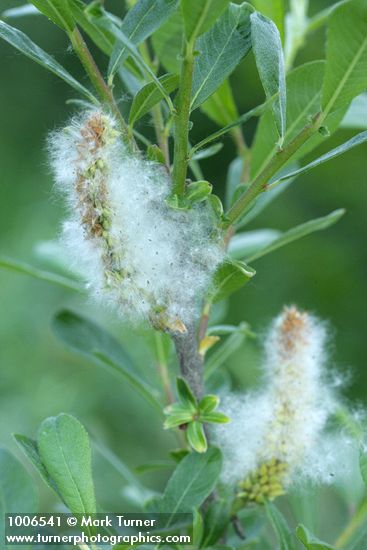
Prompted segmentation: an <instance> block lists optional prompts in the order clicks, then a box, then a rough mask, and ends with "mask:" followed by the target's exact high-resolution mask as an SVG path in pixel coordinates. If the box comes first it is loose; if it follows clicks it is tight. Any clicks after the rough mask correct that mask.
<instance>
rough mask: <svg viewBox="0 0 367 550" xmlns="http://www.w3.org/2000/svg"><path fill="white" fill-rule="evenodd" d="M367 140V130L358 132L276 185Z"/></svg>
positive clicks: (284, 177)
mask: <svg viewBox="0 0 367 550" xmlns="http://www.w3.org/2000/svg"><path fill="white" fill-rule="evenodd" d="M365 141H367V131H365V132H361V133H360V134H357V135H356V136H354V137H352V138H351V139H349V140H348V141H346V142H345V143H342V144H341V145H339V146H338V147H335V149H332V150H331V151H328V152H327V153H325V155H322V156H321V157H319V158H318V159H316V160H314V161H312V162H310V163H309V164H306V166H302V168H299V169H298V170H295V171H294V172H290V173H289V174H286V175H284V176H282V177H281V178H279V179H278V180H277V181H276V182H274V183H273V184H271V185H273V186H274V187H275V186H276V185H277V184H278V183H280V182H281V181H284V180H286V179H288V178H294V177H296V176H299V175H300V174H304V173H305V172H308V171H309V170H312V168H315V167H316V166H319V165H320V164H323V163H324V162H327V161H328V160H331V159H333V158H335V157H338V156H339V155H342V154H343V153H346V152H347V151H349V150H350V149H353V147H356V146H357V145H360V144H361V143H364V142H365Z"/></svg>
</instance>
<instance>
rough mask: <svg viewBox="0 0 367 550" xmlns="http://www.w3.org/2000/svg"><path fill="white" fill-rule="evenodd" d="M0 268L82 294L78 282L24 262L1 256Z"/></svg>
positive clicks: (81, 288)
mask: <svg viewBox="0 0 367 550" xmlns="http://www.w3.org/2000/svg"><path fill="white" fill-rule="evenodd" d="M0 268H3V269H8V270H9V271H14V272H16V273H22V274H23V275H29V276H30V277H34V278H35V279H40V280H41V281H46V282H48V283H53V284H56V285H60V286H62V287H64V288H67V289H69V290H74V291H77V292H83V285H82V284H80V283H79V282H78V281H75V280H73V279H71V278H69V277H65V276H64V275H59V274H58V273H52V272H51V271H45V270H44V269H38V268H37V267H34V266H32V265H29V264H26V263H25V262H21V261H19V260H14V259H13V258H6V257H5V258H4V257H3V256H0Z"/></svg>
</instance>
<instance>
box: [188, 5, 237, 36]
mask: <svg viewBox="0 0 367 550" xmlns="http://www.w3.org/2000/svg"><path fill="white" fill-rule="evenodd" d="M228 4H229V0H181V9H182V15H183V20H184V26H185V35H186V40H187V42H191V43H192V44H193V43H194V42H195V40H196V39H197V38H198V37H199V36H200V35H201V34H203V33H204V32H206V31H207V30H209V29H210V27H211V26H212V25H213V23H214V22H215V21H216V19H217V18H218V17H219V16H220V15H221V14H222V13H223V12H224V10H225V9H226V7H227V6H228Z"/></svg>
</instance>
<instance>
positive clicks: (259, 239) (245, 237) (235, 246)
mask: <svg viewBox="0 0 367 550" xmlns="http://www.w3.org/2000/svg"><path fill="white" fill-rule="evenodd" d="M281 234H282V233H281V231H278V230H277V229H255V230H253V231H244V232H242V233H236V234H235V235H234V236H233V237H232V239H231V240H230V242H229V246H228V254H229V256H230V257H231V258H233V259H234V260H241V258H250V257H251V256H252V255H253V254H255V253H256V252H258V251H259V250H262V249H263V248H265V247H266V246H268V245H269V244H271V243H273V242H274V241H275V240H276V239H277V238H279V237H280V236H281Z"/></svg>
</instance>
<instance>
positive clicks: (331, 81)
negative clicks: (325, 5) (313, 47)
mask: <svg viewBox="0 0 367 550" xmlns="http://www.w3.org/2000/svg"><path fill="white" fill-rule="evenodd" d="M366 66H367V4H366V2H365V1H364V0H352V1H351V2H346V3H345V4H342V5H341V6H339V7H338V8H337V9H336V10H334V11H333V13H332V14H331V16H330V19H329V25H328V33H327V47H326V70H325V79H324V83H323V87H322V108H323V111H325V112H326V113H329V112H332V111H335V110H337V109H339V108H340V107H343V106H345V105H348V104H349V103H350V101H351V100H352V99H353V98H354V97H355V96H357V95H359V94H360V93H361V92H363V91H364V90H365V89H366V87H367V71H366Z"/></svg>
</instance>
